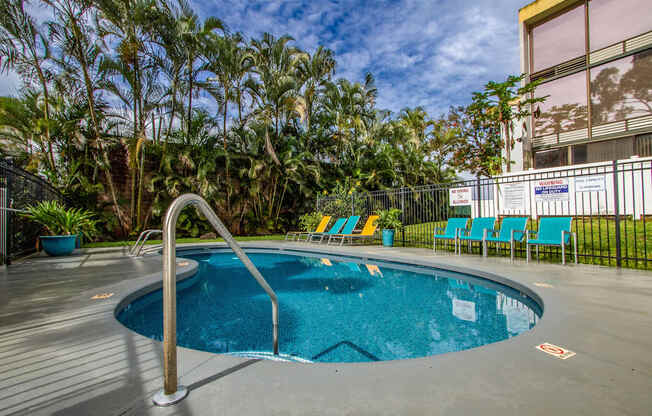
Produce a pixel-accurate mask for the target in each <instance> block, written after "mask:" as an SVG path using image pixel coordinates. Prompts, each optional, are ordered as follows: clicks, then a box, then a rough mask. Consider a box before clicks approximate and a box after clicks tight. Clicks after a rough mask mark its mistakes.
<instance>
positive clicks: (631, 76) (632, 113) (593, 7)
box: [512, 0, 652, 170]
mask: <svg viewBox="0 0 652 416" xmlns="http://www.w3.org/2000/svg"><path fill="white" fill-rule="evenodd" d="M519 35H520V43H521V48H520V49H521V70H522V72H523V73H526V74H527V75H528V78H529V80H532V81H535V80H541V82H542V83H541V85H540V86H539V87H538V89H537V92H536V95H537V96H549V97H548V98H547V99H546V101H545V102H544V103H542V104H537V105H535V106H534V108H533V116H532V117H531V118H530V119H529V120H526V121H525V124H524V127H525V128H521V126H519V128H518V130H519V131H518V132H516V137H517V138H518V139H519V140H517V143H516V148H515V150H514V152H513V155H514V160H515V165H514V166H513V168H512V170H522V169H530V168H535V169H540V168H550V167H559V166H567V165H576V164H582V163H591V162H602V161H607V160H613V159H627V158H631V157H632V156H640V157H643V156H652V0H579V1H578V0H537V1H535V2H533V3H531V4H528V5H527V6H525V7H523V8H522V9H520V11H519ZM521 156H522V157H521Z"/></svg>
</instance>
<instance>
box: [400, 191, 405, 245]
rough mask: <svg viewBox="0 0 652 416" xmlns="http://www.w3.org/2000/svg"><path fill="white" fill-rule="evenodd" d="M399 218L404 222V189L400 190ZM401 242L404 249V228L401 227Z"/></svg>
mask: <svg viewBox="0 0 652 416" xmlns="http://www.w3.org/2000/svg"><path fill="white" fill-rule="evenodd" d="M401 217H402V218H403V220H404V221H405V219H406V215H405V188H401ZM401 241H402V243H403V247H405V227H401Z"/></svg>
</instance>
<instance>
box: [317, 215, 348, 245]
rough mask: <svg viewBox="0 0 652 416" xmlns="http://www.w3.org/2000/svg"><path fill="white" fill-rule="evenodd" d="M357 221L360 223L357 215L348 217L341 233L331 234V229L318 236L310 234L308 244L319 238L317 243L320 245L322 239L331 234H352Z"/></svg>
mask: <svg viewBox="0 0 652 416" xmlns="http://www.w3.org/2000/svg"><path fill="white" fill-rule="evenodd" d="M358 221H360V216H359V215H352V216H350V217H349V219H348V220H346V224H345V225H344V228H342V230H341V231H334V232H333V229H332V228H331V229H330V230H328V232H327V233H321V234H319V235H317V234H311V235H310V242H312V241H313V239H314V238H315V237H319V243H321V242H322V241H324V237H326V236H328V237H330V236H331V235H333V234H352V233H353V230H354V229H355V226H356V225H358ZM326 241H328V240H326Z"/></svg>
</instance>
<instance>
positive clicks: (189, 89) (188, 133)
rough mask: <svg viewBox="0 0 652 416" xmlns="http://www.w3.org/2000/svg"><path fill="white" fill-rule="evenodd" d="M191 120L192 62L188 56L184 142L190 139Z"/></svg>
mask: <svg viewBox="0 0 652 416" xmlns="http://www.w3.org/2000/svg"><path fill="white" fill-rule="evenodd" d="M191 119H192V60H191V57H190V54H188V120H187V123H188V125H187V126H186V127H187V128H186V134H187V137H186V140H188V139H189V138H190V120H191Z"/></svg>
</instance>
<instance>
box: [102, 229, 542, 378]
mask: <svg viewBox="0 0 652 416" xmlns="http://www.w3.org/2000/svg"><path fill="white" fill-rule="evenodd" d="M274 243H275V244H274ZM274 243H271V244H270V243H268V244H260V243H256V242H252V243H247V242H243V243H240V245H241V247H242V248H243V249H245V250H247V249H254V250H255V249H259V250H264V251H278V252H280V253H285V254H290V253H295V254H300V253H312V254H323V255H328V256H329V257H332V258H334V259H335V260H338V258H339V259H342V260H346V259H349V260H350V259H352V258H355V259H359V260H361V261H379V262H389V263H393V264H399V265H405V266H422V267H430V268H434V269H438V270H442V271H450V272H456V273H463V274H468V275H470V276H471V277H477V278H480V279H485V280H488V281H489V282H493V283H495V284H499V285H503V286H507V287H509V288H511V289H513V290H515V291H518V292H520V293H521V294H522V295H525V296H527V297H529V298H530V299H531V300H532V301H533V302H534V303H536V304H537V305H538V306H539V308H540V314H539V318H538V319H539V321H538V323H537V325H536V326H535V327H534V328H532V329H530V330H529V331H526V332H524V333H522V334H519V335H518V336H515V337H511V338H508V339H504V340H500V341H496V342H492V343H489V344H484V345H480V346H477V347H473V348H469V349H465V350H460V351H451V352H446V353H442V354H435V355H428V356H423V357H415V358H403V359H393V360H383V361H374V362H332V363H330V362H314V363H311V364H312V365H326V366H336V365H384V364H389V363H397V362H401V361H414V360H417V361H418V360H430V359H433V358H436V357H442V356H449V355H451V354H455V353H457V354H461V353H465V352H467V351H474V350H478V349H483V348H487V347H490V346H493V345H499V344H504V343H508V342H513V341H514V340H515V339H518V338H521V337H526V336H528V335H531V334H532V333H533V332H534V331H536V330H537V328H538V327H539V326H540V325H541V322H542V321H543V316H544V314H545V313H544V312H545V309H544V307H545V304H544V301H543V299H542V298H541V296H539V295H538V294H537V292H536V291H534V290H533V289H531V288H530V287H528V286H527V285H526V284H523V283H521V282H518V281H515V280H513V279H510V278H508V277H505V276H501V275H499V274H496V273H491V272H487V271H484V270H480V269H475V268H469V267H464V266H459V265H451V264H446V263H441V262H436V261H431V260H429V259H417V258H413V256H412V257H410V259H406V258H404V257H402V256H397V255H383V254H377V253H374V254H369V255H363V254H347V253H343V252H342V251H343V250H342V248H341V247H339V248H336V247H328V246H321V247H320V246H312V245H311V246H309V247H301V246H297V245H296V243H295V244H292V243H289V244H288V243H285V244H283V242H281V243H280V244H279V242H276V241H275V242H274ZM215 249H223V250H230V248H229V247H228V245H226V243H206V244H197V243H195V244H180V245H178V246H177V254H179V253H181V254H182V253H183V251H194V250H215ZM149 256H156V257H159V258H160V257H162V256H161V253H160V252H158V253H154V254H150V255H149ZM176 260H177V262H179V261H181V260H182V261H184V262H186V261H187V262H189V265H188V266H182V267H180V266H177V278H176V281H177V282H181V281H184V280H187V279H189V278H191V277H193V276H194V275H195V274H196V273H197V271H198V268H199V264H198V262H197V261H195V260H192V259H188V258H185V257H183V255H180V256H177V259H176ZM146 277H147V279H146V280H150V279H156V280H155V281H153V282H151V283H147V284H145V285H143V286H141V287H139V288H138V289H136V290H135V291H132V292H131V293H129V294H127V295H126V296H124V297H123V298H122V299H121V300H120V301H119V302H118V303H117V304H116V306H115V308H114V309H113V315H114V319H115V322H116V323H117V324H118V325H120V326H122V327H123V328H124V329H125V330H127V331H129V332H131V333H133V334H136V335H138V336H139V337H143V338H145V339H149V340H152V341H154V342H157V343H160V344H161V345H162V342H161V341H158V340H155V339H152V338H148V337H146V336H144V335H142V334H139V333H138V332H136V331H134V330H132V329H131V328H128V327H127V326H125V325H124V324H123V323H122V322H120V321H119V319H118V314H119V313H120V312H121V311H122V310H123V309H124V308H125V307H126V306H127V305H129V304H130V303H131V302H132V301H134V300H136V299H138V298H140V297H142V296H145V295H147V294H149V293H151V292H153V291H155V290H158V289H160V288H161V287H162V272H159V273H154V274H151V275H148V276H146ZM178 349H179V351H181V350H186V351H192V352H194V353H198V354H207V355H208V356H220V357H222V356H229V355H230V354H223V353H214V352H209V351H202V350H195V349H191V348H187V347H183V346H178ZM230 356H231V357H232V358H237V359H238V360H242V362H244V361H246V360H248V358H246V357H239V356H238V355H230ZM265 361H270V362H273V363H278V362H277V361H272V360H265ZM281 364H282V365H288V364H290V363H289V362H283V363H281ZM293 364H298V365H304V363H298V362H294V363H293Z"/></svg>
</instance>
